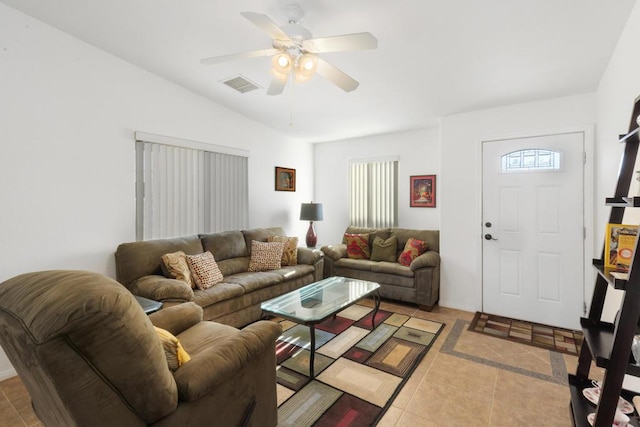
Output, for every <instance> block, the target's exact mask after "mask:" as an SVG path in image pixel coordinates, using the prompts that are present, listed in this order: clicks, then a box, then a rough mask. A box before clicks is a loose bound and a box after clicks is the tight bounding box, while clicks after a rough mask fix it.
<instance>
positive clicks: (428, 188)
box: [409, 175, 436, 208]
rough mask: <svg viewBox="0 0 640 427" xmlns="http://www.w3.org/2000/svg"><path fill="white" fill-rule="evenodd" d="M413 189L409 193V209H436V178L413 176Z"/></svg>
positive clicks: (432, 176)
mask: <svg viewBox="0 0 640 427" xmlns="http://www.w3.org/2000/svg"><path fill="white" fill-rule="evenodd" d="M410 179H411V189H410V191H409V198H410V200H409V207H411V208H435V207H436V176H435V175H412V176H411V177H410Z"/></svg>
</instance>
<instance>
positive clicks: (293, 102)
mask: <svg viewBox="0 0 640 427" xmlns="http://www.w3.org/2000/svg"><path fill="white" fill-rule="evenodd" d="M289 78H290V80H291V102H290V105H289V107H290V108H289V126H290V127H293V108H294V107H295V87H296V85H295V76H294V73H293V71H292V72H290V73H289Z"/></svg>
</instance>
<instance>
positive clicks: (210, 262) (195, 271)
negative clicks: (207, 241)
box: [187, 251, 224, 290]
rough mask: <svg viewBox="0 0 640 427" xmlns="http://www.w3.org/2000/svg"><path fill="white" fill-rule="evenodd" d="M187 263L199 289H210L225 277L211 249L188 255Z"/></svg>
mask: <svg viewBox="0 0 640 427" xmlns="http://www.w3.org/2000/svg"><path fill="white" fill-rule="evenodd" d="M187 263H188V264H189V270H191V278H192V279H193V282H194V283H195V284H196V288H198V289H201V290H204V289H209V288H210V287H212V286H213V285H215V284H216V283H220V282H222V280H223V279H224V278H223V277H222V272H221V271H220V268H219V267H218V264H217V263H216V260H215V259H214V258H213V255H212V254H211V252H209V251H207V252H205V253H203V254H198V255H187Z"/></svg>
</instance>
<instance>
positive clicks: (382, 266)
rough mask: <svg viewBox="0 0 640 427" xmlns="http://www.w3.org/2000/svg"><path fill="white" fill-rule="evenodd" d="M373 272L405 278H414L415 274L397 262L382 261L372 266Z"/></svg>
mask: <svg viewBox="0 0 640 427" xmlns="http://www.w3.org/2000/svg"><path fill="white" fill-rule="evenodd" d="M371 271H372V272H374V273H384V274H393V275H396V276H403V277H414V275H415V273H414V272H413V270H411V268H409V267H405V266H404V265H402V264H398V263H397V262H395V261H394V262H387V261H381V262H377V263H375V264H374V265H372V266H371Z"/></svg>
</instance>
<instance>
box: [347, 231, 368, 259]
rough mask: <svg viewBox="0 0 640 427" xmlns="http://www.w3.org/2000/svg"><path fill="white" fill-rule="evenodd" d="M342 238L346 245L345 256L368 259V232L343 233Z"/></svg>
mask: <svg viewBox="0 0 640 427" xmlns="http://www.w3.org/2000/svg"><path fill="white" fill-rule="evenodd" d="M344 240H345V242H346V245H347V256H348V257H349V258H353V259H369V257H370V255H369V254H370V252H369V235H368V234H345V235H344Z"/></svg>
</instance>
